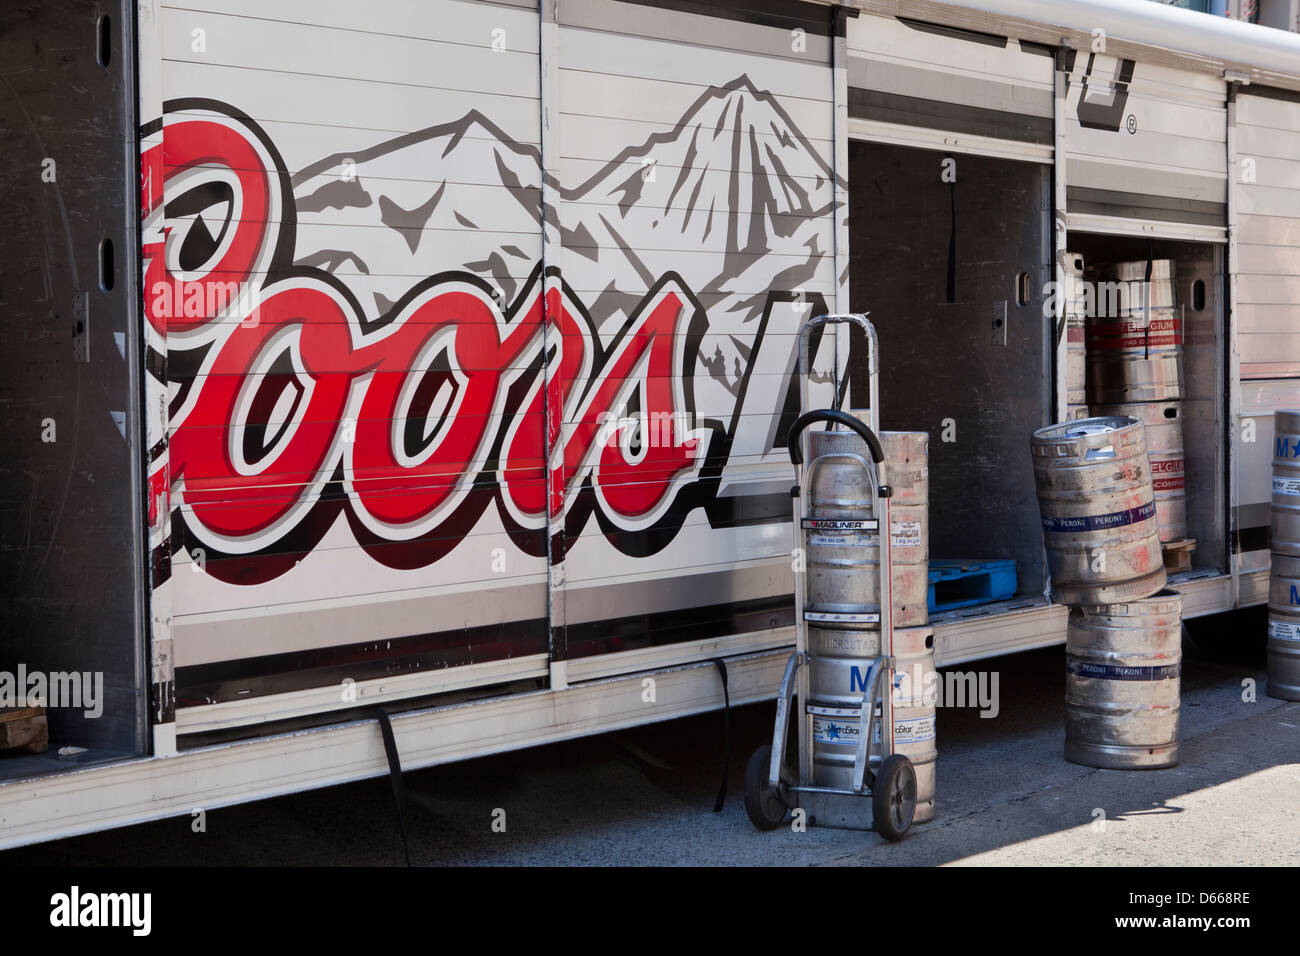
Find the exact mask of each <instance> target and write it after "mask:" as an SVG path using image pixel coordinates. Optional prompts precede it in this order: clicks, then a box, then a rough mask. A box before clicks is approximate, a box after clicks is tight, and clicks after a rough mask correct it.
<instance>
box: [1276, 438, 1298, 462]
mask: <svg viewBox="0 0 1300 956" xmlns="http://www.w3.org/2000/svg"><path fill="white" fill-rule="evenodd" d="M1273 454H1274V455H1275V456H1277V457H1278V458H1300V438H1296V439H1295V440H1294V441H1287V439H1286V436H1285V435H1281V436H1279V437H1278V439H1277V441H1276V442H1275V443H1274V446H1273Z"/></svg>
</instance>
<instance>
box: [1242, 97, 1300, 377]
mask: <svg viewBox="0 0 1300 956" xmlns="http://www.w3.org/2000/svg"><path fill="white" fill-rule="evenodd" d="M1236 120H1237V150H1236V152H1237V165H1238V167H1239V168H1238V169H1237V170H1236V171H1235V172H1234V176H1233V184H1234V194H1233V207H1234V213H1235V219H1236V223H1235V232H1236V236H1235V238H1236V250H1235V251H1236V256H1235V259H1234V261H1233V265H1232V271H1233V273H1234V275H1235V276H1236V281H1237V302H1236V310H1235V320H1236V326H1237V351H1238V354H1239V355H1240V358H1241V377H1242V378H1243V379H1277V378H1297V377H1300V95H1297V94H1291V93H1285V94H1284V93H1281V92H1280V91H1279V92H1274V91H1270V90H1263V89H1249V88H1247V89H1243V90H1242V91H1241V93H1240V94H1239V96H1238V98H1237V111H1236Z"/></svg>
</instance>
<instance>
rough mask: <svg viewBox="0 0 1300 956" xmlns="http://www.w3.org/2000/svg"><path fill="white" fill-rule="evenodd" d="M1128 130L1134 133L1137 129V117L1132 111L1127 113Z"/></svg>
mask: <svg viewBox="0 0 1300 956" xmlns="http://www.w3.org/2000/svg"><path fill="white" fill-rule="evenodd" d="M1128 131H1129V132H1130V133H1136V132H1137V131H1138V118H1137V117H1136V116H1135V115H1133V114H1132V113H1129V114H1128Z"/></svg>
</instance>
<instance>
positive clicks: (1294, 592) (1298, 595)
mask: <svg viewBox="0 0 1300 956" xmlns="http://www.w3.org/2000/svg"><path fill="white" fill-rule="evenodd" d="M1291 603H1292V604H1300V589H1297V588H1296V586H1295V585H1294V584H1293V585H1291Z"/></svg>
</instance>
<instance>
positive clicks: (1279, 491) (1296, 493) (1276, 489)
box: [1273, 475, 1300, 497]
mask: <svg viewBox="0 0 1300 956" xmlns="http://www.w3.org/2000/svg"><path fill="white" fill-rule="evenodd" d="M1273 494H1275V495H1290V496H1292V497H1300V478H1279V477H1277V476H1276V475H1274V476H1273Z"/></svg>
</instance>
